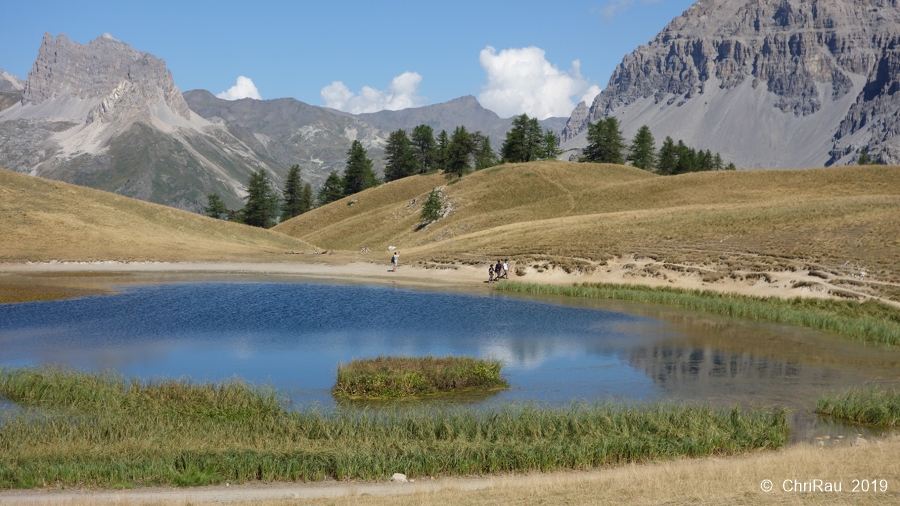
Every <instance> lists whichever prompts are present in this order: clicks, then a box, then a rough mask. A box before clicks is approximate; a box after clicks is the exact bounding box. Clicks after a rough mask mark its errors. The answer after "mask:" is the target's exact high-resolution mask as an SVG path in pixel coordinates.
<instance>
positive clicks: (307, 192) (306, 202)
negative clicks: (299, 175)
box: [300, 183, 316, 213]
mask: <svg viewBox="0 0 900 506" xmlns="http://www.w3.org/2000/svg"><path fill="white" fill-rule="evenodd" d="M300 202H301V206H300V207H301V209H302V211H301V213H305V212H307V211H310V210H312V208H313V207H315V205H316V204H315V202H314V201H313V192H312V185H311V184H309V183H306V184H304V185H303V193H301V194H300Z"/></svg>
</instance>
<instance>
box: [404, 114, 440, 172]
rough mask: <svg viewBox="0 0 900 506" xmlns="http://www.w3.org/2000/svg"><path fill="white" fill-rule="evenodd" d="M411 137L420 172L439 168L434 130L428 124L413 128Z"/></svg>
mask: <svg viewBox="0 0 900 506" xmlns="http://www.w3.org/2000/svg"><path fill="white" fill-rule="evenodd" d="M410 139H411V141H412V144H413V151H414V152H415V156H416V161H417V162H418V164H419V166H418V172H419V173H420V174H424V173H426V172H430V171H432V170H435V169H437V168H438V167H436V164H437V144H436V143H435V141H434V130H433V129H432V128H431V127H430V126H428V125H419V126H417V127H415V128H413V131H412V135H411V136H410Z"/></svg>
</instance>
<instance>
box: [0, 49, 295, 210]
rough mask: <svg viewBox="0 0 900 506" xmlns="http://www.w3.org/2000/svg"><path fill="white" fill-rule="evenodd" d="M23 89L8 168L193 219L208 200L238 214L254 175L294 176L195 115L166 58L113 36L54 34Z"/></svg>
mask: <svg viewBox="0 0 900 506" xmlns="http://www.w3.org/2000/svg"><path fill="white" fill-rule="evenodd" d="M23 88H24V90H23V91H22V92H14V95H15V97H16V98H20V99H19V100H18V101H17V103H16V104H15V105H12V106H11V107H8V108H6V109H3V110H2V111H0V166H3V167H4V168H8V169H12V170H15V171H18V172H24V173H28V174H32V175H37V176H42V177H46V178H50V179H58V180H62V181H66V182H69V183H75V184H80V185H84V186H90V187H93V188H98V189H102V190H107V191H111V192H115V193H119V194H121V195H126V196H129V197H134V198H139V199H142V200H148V201H151V202H156V203H160V204H167V205H171V206H174V207H179V208H182V209H189V210H194V211H199V210H200V208H201V206H203V205H204V204H205V203H206V195H207V194H209V193H218V194H220V195H221V196H222V197H223V199H224V200H225V201H226V203H227V204H228V205H230V206H231V207H232V208H238V207H240V206H242V204H243V201H242V197H243V195H244V185H245V184H246V183H247V181H248V179H249V176H250V174H251V173H252V172H255V171H258V170H260V169H264V170H267V171H269V172H270V173H271V174H272V176H273V179H274V180H275V181H278V180H280V178H281V177H282V176H283V175H284V173H285V172H286V167H285V166H284V165H282V164H280V163H279V162H278V161H276V160H275V159H274V158H273V157H272V156H270V155H269V154H268V153H267V152H266V150H265V149H264V148H263V146H262V144H261V143H260V142H259V141H258V140H257V139H256V138H255V137H254V136H253V135H252V134H248V133H247V132H243V131H239V130H234V129H232V130H234V131H235V132H237V133H238V134H239V135H241V136H243V139H241V138H238V136H236V135H234V134H232V133H231V130H229V128H228V127H226V126H222V125H216V124H213V123H210V122H209V121H207V120H205V119H203V118H202V117H200V116H199V115H197V114H195V113H192V112H191V111H190V109H189V108H188V105H187V102H185V100H184V97H183V96H182V94H181V92H180V91H179V89H178V88H177V87H176V86H175V84H174V81H173V79H172V74H171V72H169V70H168V69H167V68H166V64H165V62H164V61H163V60H161V59H159V58H157V57H155V56H153V55H151V54H148V53H144V52H141V51H138V50H136V49H134V48H132V47H131V46H129V45H128V44H125V43H124V42H121V41H118V40H115V39H113V38H112V37H111V36H109V35H104V36H101V37H98V38H97V39H94V40H92V41H91V42H90V43H88V44H80V43H78V42H74V41H71V40H69V39H68V37H66V36H65V35H63V34H60V35H59V36H58V37H56V38H54V37H52V36H50V35H49V34H47V35H45V36H44V38H43V41H42V42H41V46H40V49H39V50H38V57H37V59H36V60H35V62H34V66H33V67H32V69H31V72H29V74H28V79H27V80H26V81H25V85H24V87H23ZM6 93H12V92H0V104H2V103H4V102H3V98H4V97H3V96H2V95H3V94H6Z"/></svg>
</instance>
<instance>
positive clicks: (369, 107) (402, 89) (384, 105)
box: [319, 72, 425, 114]
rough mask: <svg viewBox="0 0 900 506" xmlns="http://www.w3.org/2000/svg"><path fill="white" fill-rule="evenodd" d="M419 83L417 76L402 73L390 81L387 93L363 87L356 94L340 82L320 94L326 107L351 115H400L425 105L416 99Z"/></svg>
mask: <svg viewBox="0 0 900 506" xmlns="http://www.w3.org/2000/svg"><path fill="white" fill-rule="evenodd" d="M421 82H422V76H420V75H419V74H418V73H417V72H404V73H402V74H400V75H399V76H397V77H395V78H393V79H391V84H390V85H388V89H386V90H383V91H382V90H377V89H375V88H372V87H371V86H363V88H362V89H361V90H360V91H359V94H356V93H353V92H352V91H350V89H348V88H347V86H346V85H345V84H344V83H342V82H341V81H334V82H333V83H331V84H329V85H328V86H326V87H324V88H322V91H321V92H319V94H320V95H321V96H322V100H324V101H325V105H326V106H327V107H331V108H332V109H337V110H339V111H344V112H349V113H353V114H359V113H363V112H378V111H382V110H385V109H387V110H389V111H399V110H400V109H407V108H409V107H418V106H420V105H422V104H423V103H425V98H424V97H421V96H419V95H418V93H419V84H420V83H421Z"/></svg>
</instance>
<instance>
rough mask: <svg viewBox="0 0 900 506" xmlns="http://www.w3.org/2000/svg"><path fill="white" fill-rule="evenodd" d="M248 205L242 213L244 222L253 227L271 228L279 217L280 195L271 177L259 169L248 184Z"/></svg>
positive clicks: (251, 176)
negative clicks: (273, 185) (274, 187)
mask: <svg viewBox="0 0 900 506" xmlns="http://www.w3.org/2000/svg"><path fill="white" fill-rule="evenodd" d="M246 199H247V203H246V204H245V205H244V209H243V210H242V211H241V214H242V218H243V220H242V221H243V222H244V223H245V224H247V225H250V226H253V227H261V228H271V227H272V226H274V225H275V218H276V217H277V216H278V203H279V202H278V200H279V199H278V194H277V193H276V192H275V189H273V188H272V183H271V181H270V180H269V175H268V174H267V173H266V171H265V170H263V169H259V171H257V172H254V173H253V174H251V175H250V181H249V182H248V183H247V197H246Z"/></svg>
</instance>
